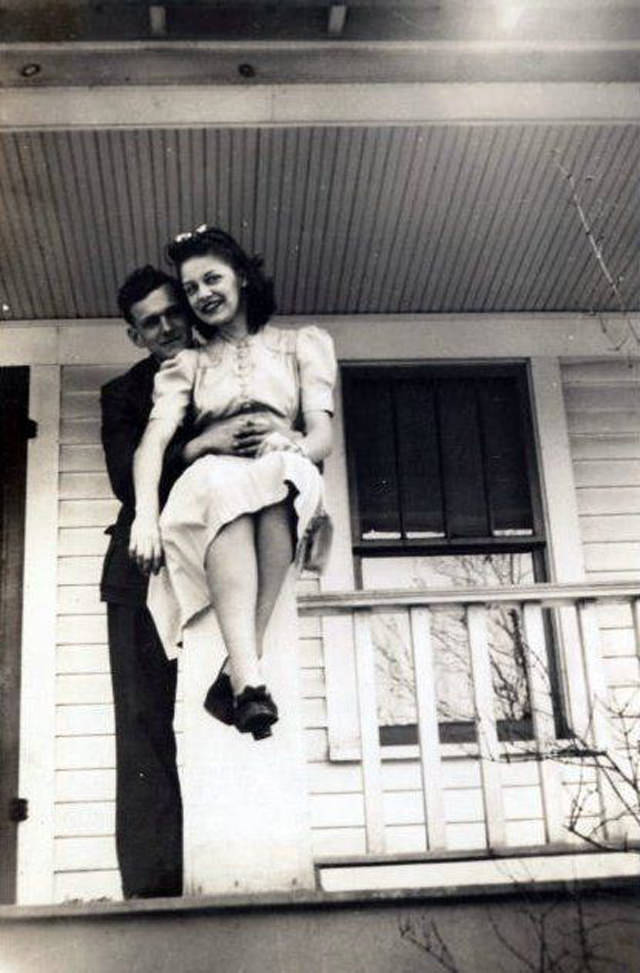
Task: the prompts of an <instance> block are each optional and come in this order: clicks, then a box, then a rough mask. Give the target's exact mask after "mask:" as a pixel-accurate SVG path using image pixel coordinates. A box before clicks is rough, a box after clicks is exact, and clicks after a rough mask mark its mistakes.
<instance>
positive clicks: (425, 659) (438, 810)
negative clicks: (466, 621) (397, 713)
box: [409, 608, 446, 850]
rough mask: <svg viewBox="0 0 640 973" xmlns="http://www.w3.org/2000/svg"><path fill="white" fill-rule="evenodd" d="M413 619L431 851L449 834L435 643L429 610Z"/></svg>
mask: <svg viewBox="0 0 640 973" xmlns="http://www.w3.org/2000/svg"><path fill="white" fill-rule="evenodd" d="M409 620H410V623H411V647H412V651H413V667H414V672H415V680H416V704H417V709H418V741H419V744H420V766H421V769H422V791H423V794H422V796H423V801H424V818H425V828H426V836H427V848H428V849H431V850H432V849H437V848H439V849H441V848H446V834H445V820H444V802H443V791H442V786H443V785H442V768H441V763H440V737H439V734H438V711H437V698H436V680H435V665H434V659H433V645H432V641H431V612H430V611H429V609H428V608H411V609H410V611H409Z"/></svg>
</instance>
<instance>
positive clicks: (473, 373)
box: [341, 361, 547, 587]
mask: <svg viewBox="0 0 640 973" xmlns="http://www.w3.org/2000/svg"><path fill="white" fill-rule="evenodd" d="M480 371H482V376H483V377H484V376H486V377H487V378H515V379H516V382H517V387H518V393H519V414H520V424H521V429H522V432H523V437H522V439H523V445H524V452H525V462H526V469H527V481H528V484H529V490H530V496H531V512H532V517H533V532H532V534H527V535H521V536H513V537H509V538H507V537H495V536H490V537H469V538H459V539H458V538H454V539H450V538H447V537H442V538H435V537H434V538H419V539H418V538H412V539H411V540H408V541H407V540H404V539H403V538H398V539H396V538H393V539H385V538H377V539H375V540H362V539H361V534H360V513H359V499H358V476H357V470H356V456H355V450H354V448H353V446H352V445H351V444H350V442H349V436H348V418H347V413H348V407H349V397H350V396H351V395H353V384H354V380H357V379H358V378H360V377H362V378H375V377H378V376H379V375H380V374H381V373H384V375H385V377H386V376H388V377H389V378H391V380H393V379H394V378H396V379H397V378H403V377H407V378H409V377H411V378H413V377H415V376H416V375H424V376H425V378H428V377H442V378H453V377H455V378H458V377H459V378H478V374H479V372H480ZM341 380H342V389H343V410H344V417H343V422H344V426H345V447H346V458H347V460H346V461H347V479H348V485H349V509H350V523H351V536H352V539H353V544H352V548H353V554H354V570H355V575H356V581H357V585H358V587H362V572H361V568H360V562H361V558H362V557H365V556H366V557H390V556H393V555H396V554H400V553H402V554H403V555H406V556H407V557H410V556H411V555H420V554H449V553H450V554H473V553H474V552H480V551H485V550H486V548H491V550H492V551H495V552H496V553H509V552H513V553H517V552H521V551H543V550H544V549H545V548H546V545H547V538H546V532H545V523H544V515H543V505H542V495H541V488H540V477H539V475H538V466H537V461H536V452H535V431H534V428H535V427H534V423H533V416H532V410H531V405H530V390H529V382H528V376H527V369H526V364H525V363H524V362H518V363H516V362H510V363H499V364H496V363H484V362H478V363H469V362H464V363H457V362H449V361H447V362H423V361H416V362H388V361H380V362H376V363H367V364H364V365H363V364H360V363H358V362H346V363H343V364H342V365H341ZM529 433H530V435H528V434H529ZM535 560H539V559H538V558H535V557H534V561H535ZM546 573H547V572H546V570H545V569H543V568H542V564H541V563H538V564H536V577H537V579H538V580H540V581H543V580H546ZM538 575H539V576H538Z"/></svg>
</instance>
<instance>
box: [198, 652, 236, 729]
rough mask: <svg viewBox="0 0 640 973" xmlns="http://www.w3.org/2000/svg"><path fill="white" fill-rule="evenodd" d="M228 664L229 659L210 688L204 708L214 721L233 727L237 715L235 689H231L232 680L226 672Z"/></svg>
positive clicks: (225, 661)
mask: <svg viewBox="0 0 640 973" xmlns="http://www.w3.org/2000/svg"><path fill="white" fill-rule="evenodd" d="M226 664H227V659H225V660H224V662H223V664H222V667H221V669H220V672H219V673H218V675H217V676H216V678H215V681H214V682H213V683H212V684H211V686H210V687H209V691H208V693H207V695H206V698H205V701H204V708H205V709H206V711H207V713H210V714H211V716H213V718H214V719H216V720H220V722H221V723H225V724H226V726H233V724H234V715H235V707H234V702H233V689H232V688H231V679H230V678H229V676H228V675H227V673H226V672H224V667H225V666H226Z"/></svg>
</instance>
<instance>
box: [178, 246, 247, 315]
mask: <svg viewBox="0 0 640 973" xmlns="http://www.w3.org/2000/svg"><path fill="white" fill-rule="evenodd" d="M180 278H181V280H182V287H183V290H184V293H185V295H186V298H187V300H188V302H189V304H190V305H191V307H192V308H193V311H194V313H195V314H196V315H197V317H198V319H199V320H200V321H202V323H203V324H205V325H209V326H210V327H211V328H220V327H224V325H226V324H231V323H232V322H233V321H234V320H235V318H236V316H237V314H238V311H239V310H240V308H241V306H242V289H241V281H240V280H239V278H238V275H237V274H236V272H235V270H234V269H233V267H231V266H230V265H229V264H228V263H227V262H226V261H225V260H223V259H222V258H221V257H216V256H215V255H214V254H212V253H205V254H202V255H199V256H195V257H189V258H188V260H185V262H184V263H183V264H182V267H181V268H180Z"/></svg>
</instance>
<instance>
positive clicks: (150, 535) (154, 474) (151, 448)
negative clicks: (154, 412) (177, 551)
mask: <svg viewBox="0 0 640 973" xmlns="http://www.w3.org/2000/svg"><path fill="white" fill-rule="evenodd" d="M176 428H177V422H176V421H175V420H174V419H170V418H165V419H154V420H153V421H152V422H150V423H149V424H148V426H147V428H146V430H145V433H144V435H143V437H142V440H141V441H140V445H139V446H138V448H137V450H136V452H135V456H134V458H133V484H134V488H135V494H136V516H135V520H134V521H133V523H132V525H131V535H130V539H129V556H130V557H132V558H133V559H134V560H135V561H136V563H137V564H138V567H139V568H140V569H141V570H142V571H143V572H144V573H145V574H146V573H148V572H149V571H152V572H153V573H154V574H156V573H157V572H158V571H159V570H160V567H161V565H162V542H161V540H160V531H159V529H158V517H159V501H158V484H159V483H160V475H161V473H162V459H163V456H164V451H165V449H166V448H167V445H168V443H169V441H170V439H171V437H172V436H173V434H174V432H175V430H176Z"/></svg>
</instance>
